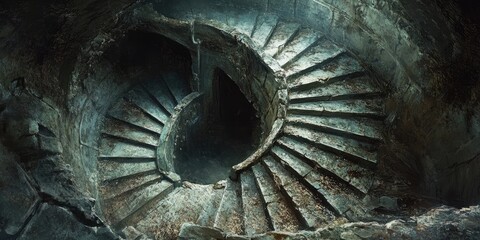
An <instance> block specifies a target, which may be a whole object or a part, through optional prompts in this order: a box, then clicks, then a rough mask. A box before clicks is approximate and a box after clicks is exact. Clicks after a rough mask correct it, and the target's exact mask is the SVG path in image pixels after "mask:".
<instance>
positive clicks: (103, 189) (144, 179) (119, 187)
mask: <svg viewBox="0 0 480 240" xmlns="http://www.w3.org/2000/svg"><path fill="white" fill-rule="evenodd" d="M161 178H162V176H160V175H159V174H158V172H157V171H155V170H152V171H149V172H144V173H140V174H137V175H133V176H130V177H124V178H120V179H116V180H112V181H107V182H103V183H102V184H100V186H99V188H98V189H99V192H100V195H101V196H102V199H104V200H108V199H112V198H115V197H118V196H119V195H121V194H129V193H131V192H133V191H135V190H136V189H140V188H144V187H146V186H148V185H150V184H151V183H152V182H155V181H158V180H160V179H161Z"/></svg>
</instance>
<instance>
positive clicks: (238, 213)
mask: <svg viewBox="0 0 480 240" xmlns="http://www.w3.org/2000/svg"><path fill="white" fill-rule="evenodd" d="M243 225H244V223H243V206H242V199H241V189H240V186H239V183H238V182H234V181H232V180H228V179H227V186H226V187H225V190H224V193H223V196H222V201H221V202H220V206H219V207H218V211H217V214H216V216H215V223H214V225H213V226H214V227H215V228H219V229H222V230H223V231H225V232H230V233H234V234H243V232H244V226H243Z"/></svg>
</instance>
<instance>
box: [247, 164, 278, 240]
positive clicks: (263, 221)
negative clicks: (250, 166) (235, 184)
mask: <svg viewBox="0 0 480 240" xmlns="http://www.w3.org/2000/svg"><path fill="white" fill-rule="evenodd" d="M240 180H241V185H242V203H243V212H244V218H243V219H244V220H243V221H244V223H245V234H246V235H249V236H251V235H254V234H261V233H265V232H268V231H269V230H272V229H270V227H269V222H268V220H267V215H266V213H265V210H266V206H265V203H264V202H263V199H262V195H261V194H260V192H259V189H258V187H257V184H256V183H255V176H254V175H253V172H252V171H251V170H248V171H245V172H243V173H242V174H241V175H240Z"/></svg>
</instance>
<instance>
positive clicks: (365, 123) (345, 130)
mask: <svg viewBox="0 0 480 240" xmlns="http://www.w3.org/2000/svg"><path fill="white" fill-rule="evenodd" d="M287 122H289V123H290V124H291V125H295V126H303V127H306V128H310V129H315V130H318V131H321V132H326V133H332V134H337V135H340V136H344V137H350V138H354V139H359V140H362V141H367V142H372V143H381V142H383V141H384V140H383V139H384V138H383V122H382V121H379V120H374V119H370V118H341V117H329V116H308V115H296V114H290V115H288V116H287Z"/></svg>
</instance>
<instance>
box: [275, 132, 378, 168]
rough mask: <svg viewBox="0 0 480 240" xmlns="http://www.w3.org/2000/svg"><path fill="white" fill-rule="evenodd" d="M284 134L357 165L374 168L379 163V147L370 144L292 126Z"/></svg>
mask: <svg viewBox="0 0 480 240" xmlns="http://www.w3.org/2000/svg"><path fill="white" fill-rule="evenodd" d="M284 133H285V134H286V135H287V136H291V137H294V138H297V139H302V140H304V141H307V142H309V143H312V144H314V145H315V146H316V147H320V148H322V150H326V151H329V152H332V153H335V154H336V155H339V156H343V157H345V158H346V159H348V160H349V161H353V162H356V163H357V164H364V165H366V166H371V167H372V166H375V165H376V163H377V159H376V155H377V153H376V150H377V146H375V145H372V144H369V143H365V142H359V141H356V140H354V139H349V138H344V137H340V136H336V135H332V134H328V133H324V132H318V131H316V130H311V129H307V128H303V127H298V126H292V125H290V124H287V125H286V126H285V128H284Z"/></svg>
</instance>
